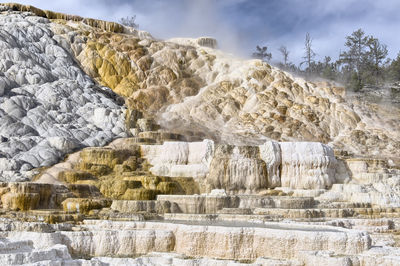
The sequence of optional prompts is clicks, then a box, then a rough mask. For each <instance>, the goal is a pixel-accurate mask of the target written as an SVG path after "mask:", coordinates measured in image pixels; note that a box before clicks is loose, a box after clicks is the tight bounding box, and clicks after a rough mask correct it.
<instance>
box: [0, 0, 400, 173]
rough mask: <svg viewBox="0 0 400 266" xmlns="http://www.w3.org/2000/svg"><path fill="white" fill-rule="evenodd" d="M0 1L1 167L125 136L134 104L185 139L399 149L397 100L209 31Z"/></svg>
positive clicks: (48, 160)
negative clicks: (322, 79)
mask: <svg viewBox="0 0 400 266" xmlns="http://www.w3.org/2000/svg"><path fill="white" fill-rule="evenodd" d="M0 10H1V11H2V12H1V14H0V23H1V26H2V27H1V31H0V34H1V39H2V42H1V47H2V52H1V54H0V62H1V72H0V85H1V86H0V88H1V90H0V92H1V94H2V97H1V103H0V109H1V110H0V111H1V116H0V119H1V126H0V129H1V131H0V135H1V136H2V142H1V143H0V145H1V151H2V154H1V156H2V158H1V159H0V160H2V162H3V163H2V166H1V171H2V174H1V175H2V176H3V179H9V178H10V177H11V176H12V175H14V174H15V173H16V172H19V171H20V170H21V169H22V170H23V171H26V170H30V169H32V168H35V167H41V166H48V165H51V164H53V163H55V162H57V161H58V160H59V159H60V158H62V156H63V155H64V154H65V153H68V152H71V151H72V150H75V149H77V148H79V147H83V146H103V145H104V144H106V143H107V142H109V141H111V140H112V139H115V138H116V137H124V136H132V135H134V134H135V132H134V130H131V129H132V128H135V127H136V122H137V114H138V113H142V114H143V116H144V117H145V118H151V119H155V120H156V121H157V122H158V124H160V125H161V128H162V129H164V130H167V131H172V132H174V133H180V134H183V135H185V136H186V139H188V140H191V139H202V138H210V139H213V140H214V141H216V142H217V143H218V142H222V143H228V144H239V145H245V144H261V143H263V142H265V141H266V140H276V141H319V142H323V143H327V144H329V145H331V146H332V147H333V148H335V149H337V150H338V151H339V153H340V154H343V155H346V154H351V155H353V156H367V157H368V156H375V157H377V156H378V157H385V156H386V157H388V156H389V157H395V158H396V157H397V158H398V157H400V136H399V134H400V125H399V123H398V122H399V108H398V106H396V105H393V106H392V107H391V109H387V108H386V109H385V108H384V107H383V106H381V105H376V104H372V103H369V102H368V101H364V100H363V99H362V98H361V99H360V98H357V97H348V96H346V92H345V90H344V89H343V88H340V87H335V86H332V85H331V84H329V83H318V84H317V83H311V82H306V81H305V80H303V79H301V78H297V77H294V76H292V75H290V74H288V73H285V72H284V71H281V70H279V69H277V68H275V67H271V66H270V65H268V64H267V63H265V62H261V61H260V60H241V59H238V58H235V57H233V56H232V55H228V54H224V53H223V52H221V51H219V50H216V49H213V48H210V47H207V46H213V45H214V44H215V43H214V40H212V39H207V38H202V39H197V40H196V39H173V40H170V41H160V40H156V39H154V38H153V37H151V35H150V34H148V33H146V32H142V31H136V30H134V29H132V28H125V27H123V26H121V25H119V24H116V23H109V22H104V21H97V20H91V19H84V18H80V17H77V16H69V15H64V14H59V13H54V12H51V11H43V10H40V9H36V8H34V7H31V6H23V5H18V4H2V6H0ZM98 84H99V85H98ZM102 86H106V87H109V88H111V89H112V90H113V92H114V93H115V94H117V95H119V96H121V97H122V98H123V99H125V104H126V107H127V109H128V110H127V112H126V113H125V107H123V106H121V105H120V104H119V103H118V99H117V98H118V97H117V96H116V95H115V94H113V93H112V92H111V91H110V90H109V89H108V88H106V87H102ZM386 107H387V106H386Z"/></svg>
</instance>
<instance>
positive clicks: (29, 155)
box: [0, 13, 125, 181]
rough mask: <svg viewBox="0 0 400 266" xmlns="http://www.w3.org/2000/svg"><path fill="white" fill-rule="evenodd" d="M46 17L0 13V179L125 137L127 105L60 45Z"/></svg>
mask: <svg viewBox="0 0 400 266" xmlns="http://www.w3.org/2000/svg"><path fill="white" fill-rule="evenodd" d="M56 40H57V36H54V34H53V32H52V30H51V22H50V21H49V20H47V19H45V18H40V17H36V16H33V15H31V14H29V13H14V14H11V15H10V14H8V15H5V14H4V15H2V14H0V180H1V181H17V180H21V179H27V178H29V177H30V176H32V174H33V173H32V171H30V170H31V169H33V168H36V167H43V166H49V165H52V164H54V163H56V162H57V161H59V160H60V159H61V158H62V157H63V156H64V155H65V154H66V153H68V152H71V151H72V150H74V149H77V148H79V147H81V146H101V145H104V144H106V143H107V142H109V141H111V140H112V139H114V138H116V137H119V136H120V137H123V136H125V127H124V117H125V107H123V106H121V105H119V104H118V102H117V100H116V99H114V97H112V92H111V90H110V89H109V88H105V87H100V86H98V85H96V84H95V83H94V81H93V80H91V78H90V77H89V76H87V75H86V74H85V73H84V72H83V71H82V70H81V69H80V68H79V66H78V64H77V63H76V62H75V61H74V59H73V57H72V56H71V55H70V54H69V53H68V52H67V51H66V50H64V49H63V48H62V47H61V46H60V45H58V43H57V41H56Z"/></svg>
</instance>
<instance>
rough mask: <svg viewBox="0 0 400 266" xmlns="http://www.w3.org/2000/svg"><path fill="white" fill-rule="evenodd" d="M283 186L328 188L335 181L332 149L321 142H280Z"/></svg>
mask: <svg viewBox="0 0 400 266" xmlns="http://www.w3.org/2000/svg"><path fill="white" fill-rule="evenodd" d="M280 147H281V150H282V176H281V182H282V186H283V187H290V188H296V189H321V188H329V187H331V185H332V184H333V183H334V182H335V168H336V164H337V162H336V158H335V156H334V154H333V149H332V148H330V147H329V146H327V145H324V144H322V143H313V142H281V143H280Z"/></svg>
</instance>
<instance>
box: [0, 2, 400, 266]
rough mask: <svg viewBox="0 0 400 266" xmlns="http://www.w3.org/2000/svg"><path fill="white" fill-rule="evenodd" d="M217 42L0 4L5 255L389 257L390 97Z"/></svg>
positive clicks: (186, 261)
mask: <svg viewBox="0 0 400 266" xmlns="http://www.w3.org/2000/svg"><path fill="white" fill-rule="evenodd" d="M216 47H217V41H216V40H215V39H213V38H210V37H201V38H198V39H190V38H174V39H171V40H168V41H162V40H156V39H154V38H153V37H152V36H151V35H150V34H148V33H146V32H143V31H138V30H135V29H132V28H129V27H124V26H122V25H120V24H118V23H114V22H106V21H100V20H95V19H87V18H81V17H78V16H73V15H66V14H61V13H56V12H52V11H48V10H40V9H38V8H35V7H32V6H26V5H19V4H0V48H1V49H0V50H1V51H0V181H12V182H1V183H0V264H2V265H3V264H4V265H9V264H27V265H54V264H56V265H149V264H150V265H153V264H154V265H296V266H300V265H399V263H400V249H399V248H398V247H399V246H400V237H399V236H398V231H399V230H400V228H399V225H400V189H399V187H400V159H399V158H400V152H399V151H400V141H399V140H400V127H399V117H400V108H398V105H396V104H394V105H393V104H391V103H398V97H395V96H393V97H392V93H383V94H382V95H381V94H380V93H379V91H380V90H377V91H374V92H372V91H367V92H366V94H365V95H366V96H365V97H361V96H360V95H359V94H348V93H346V91H345V89H344V88H341V87H337V86H335V85H332V84H329V83H323V82H320V83H312V82H308V81H305V80H304V79H301V78H298V77H294V76H292V75H290V74H288V73H285V72H283V71H281V70H279V69H277V68H275V67H272V66H270V65H269V64H267V63H265V62H262V61H260V60H242V59H238V58H235V57H233V56H232V55H227V54H225V53H223V52H222V51H219V50H217V49H215V48H216ZM15 181H29V182H15ZM89 258H90V259H89Z"/></svg>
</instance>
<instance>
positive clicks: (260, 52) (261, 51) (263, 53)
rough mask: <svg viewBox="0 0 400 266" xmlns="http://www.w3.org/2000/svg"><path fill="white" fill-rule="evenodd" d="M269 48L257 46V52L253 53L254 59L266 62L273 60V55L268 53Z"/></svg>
mask: <svg viewBox="0 0 400 266" xmlns="http://www.w3.org/2000/svg"><path fill="white" fill-rule="evenodd" d="M267 50H268V47H267V46H263V47H260V46H258V45H257V46H256V51H255V52H254V53H253V57H254V58H258V59H261V60H266V61H269V60H271V58H272V54H271V53H268V52H267Z"/></svg>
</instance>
